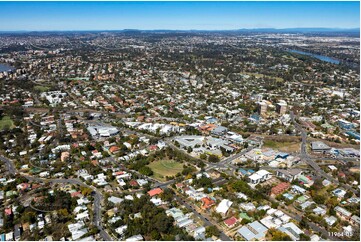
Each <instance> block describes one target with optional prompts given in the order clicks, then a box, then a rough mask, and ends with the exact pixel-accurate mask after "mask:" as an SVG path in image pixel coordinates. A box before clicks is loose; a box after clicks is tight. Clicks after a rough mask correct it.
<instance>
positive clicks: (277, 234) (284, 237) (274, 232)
mask: <svg viewBox="0 0 361 242" xmlns="http://www.w3.org/2000/svg"><path fill="white" fill-rule="evenodd" d="M267 234H268V236H271V237H272V239H271V240H272V241H291V240H292V239H291V237H290V236H289V235H288V234H286V233H284V232H281V231H279V230H278V229H275V228H271V229H269V230H268V232H267Z"/></svg>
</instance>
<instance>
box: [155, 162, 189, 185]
mask: <svg viewBox="0 0 361 242" xmlns="http://www.w3.org/2000/svg"><path fill="white" fill-rule="evenodd" d="M148 166H149V167H150V169H152V171H153V172H154V175H153V177H154V178H155V179H158V180H161V181H165V177H166V176H174V175H176V174H177V173H178V172H182V170H183V164H182V163H179V162H176V161H173V160H159V161H154V162H152V163H150V164H149V165H148Z"/></svg>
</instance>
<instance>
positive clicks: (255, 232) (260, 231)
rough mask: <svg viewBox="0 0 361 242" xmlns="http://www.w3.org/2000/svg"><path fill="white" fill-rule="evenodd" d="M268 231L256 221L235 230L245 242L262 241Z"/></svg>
mask: <svg viewBox="0 0 361 242" xmlns="http://www.w3.org/2000/svg"><path fill="white" fill-rule="evenodd" d="M267 231H268V229H267V228H266V227H265V226H264V225H262V224H261V223H260V222H258V221H254V222H252V223H249V224H246V225H244V226H242V227H241V228H240V229H238V230H237V233H238V234H239V235H240V236H241V237H242V238H243V239H244V240H247V241H252V240H262V239H263V238H264V237H265V236H266V233H267Z"/></svg>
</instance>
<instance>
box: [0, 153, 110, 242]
mask: <svg viewBox="0 0 361 242" xmlns="http://www.w3.org/2000/svg"><path fill="white" fill-rule="evenodd" d="M0 160H1V161H3V162H4V163H5V165H6V168H7V169H8V171H9V173H10V174H12V175H16V174H20V175H22V176H23V177H25V178H26V179H28V180H29V181H37V182H50V183H54V184H74V185H79V186H83V187H87V188H90V189H92V190H93V191H94V195H93V196H94V219H93V223H94V225H95V226H96V227H97V228H98V229H99V231H100V232H99V233H100V235H101V236H102V238H103V240H105V241H113V239H112V238H111V237H110V236H109V234H108V233H107V232H106V231H105V230H104V229H103V226H102V224H101V204H100V203H101V201H102V200H103V195H102V193H101V192H100V191H99V190H98V189H96V188H95V187H93V186H88V185H87V184H85V183H84V182H82V181H81V180H79V179H77V178H69V179H46V178H39V177H33V176H29V175H25V174H22V173H18V171H17V169H16V167H15V165H14V163H13V161H12V160H10V159H7V158H6V157H3V156H1V155H0Z"/></svg>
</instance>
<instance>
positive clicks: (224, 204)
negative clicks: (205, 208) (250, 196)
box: [216, 199, 233, 216]
mask: <svg viewBox="0 0 361 242" xmlns="http://www.w3.org/2000/svg"><path fill="white" fill-rule="evenodd" d="M232 203H233V202H231V201H229V200H228V199H223V200H222V201H221V202H220V203H219V204H218V206H217V208H216V211H217V213H220V214H222V215H223V216H224V215H226V214H227V212H228V210H229V208H230V207H231V206H232Z"/></svg>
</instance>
